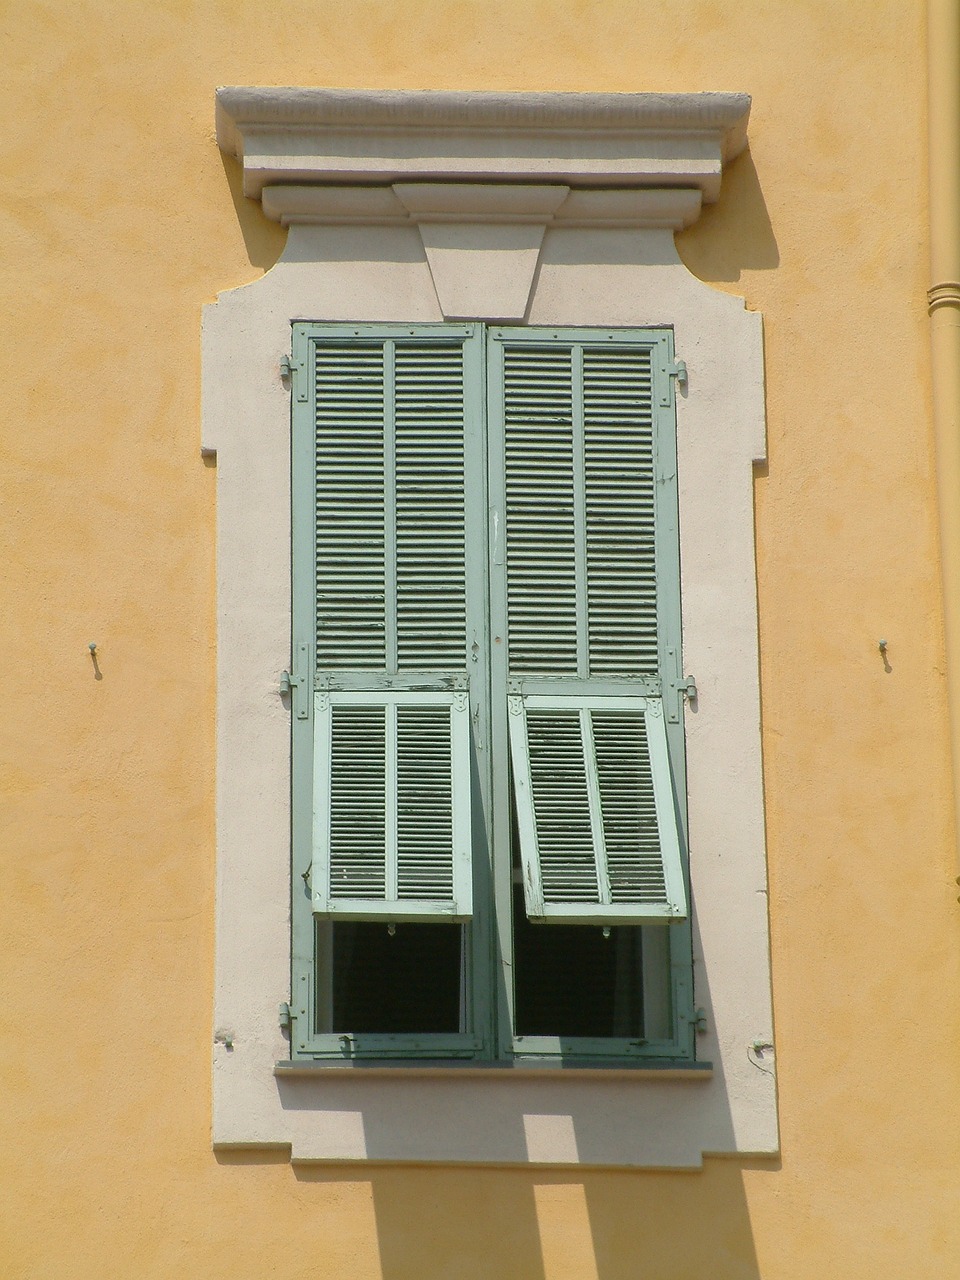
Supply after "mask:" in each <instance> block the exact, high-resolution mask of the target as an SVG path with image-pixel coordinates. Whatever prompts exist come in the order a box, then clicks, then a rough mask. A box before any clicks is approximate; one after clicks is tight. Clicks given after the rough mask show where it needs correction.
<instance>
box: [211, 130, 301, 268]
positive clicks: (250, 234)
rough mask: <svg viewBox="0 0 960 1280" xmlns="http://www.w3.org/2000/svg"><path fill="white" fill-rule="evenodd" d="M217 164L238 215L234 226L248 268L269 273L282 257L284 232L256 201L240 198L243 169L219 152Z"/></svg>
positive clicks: (235, 161)
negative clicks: (221, 171) (237, 224)
mask: <svg viewBox="0 0 960 1280" xmlns="http://www.w3.org/2000/svg"><path fill="white" fill-rule="evenodd" d="M220 161H221V163H222V164H223V172H224V174H225V175H226V179H227V185H228V186H229V188H230V195H231V197H232V199H233V207H234V208H235V209H236V211H237V222H238V223H239V224H240V233H241V235H242V236H243V243H244V245H245V246H246V249H247V257H248V258H249V259H250V265H251V266H254V267H260V268H261V269H262V270H264V271H269V270H270V268H271V267H272V266H274V265H275V263H276V261H277V259H278V258H279V257H280V255H281V253H283V246H284V245H285V244H286V242H287V232H286V230H285V228H284V227H281V226H280V224H279V223H278V222H271V221H270V219H269V218H268V217H267V216H266V214H265V213H264V212H263V209H262V208H261V207H260V201H259V200H251V199H250V198H249V197H248V196H245V195H244V194H243V167H242V165H241V164H240V162H239V160H236V159H234V157H233V156H228V155H224V153H223V152H222V151H221V152H220Z"/></svg>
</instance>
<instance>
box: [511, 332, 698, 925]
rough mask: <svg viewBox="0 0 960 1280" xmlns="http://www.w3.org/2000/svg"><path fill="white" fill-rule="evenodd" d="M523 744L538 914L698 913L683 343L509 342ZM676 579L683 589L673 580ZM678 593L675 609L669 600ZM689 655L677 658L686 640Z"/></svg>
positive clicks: (515, 671) (618, 338)
mask: <svg viewBox="0 0 960 1280" xmlns="http://www.w3.org/2000/svg"><path fill="white" fill-rule="evenodd" d="M495 332H496V336H497V339H498V340H497V341H496V342H495V343H494V344H493V345H494V348H495V351H494V354H493V357H492V371H493V372H492V384H493V385H492V395H491V400H492V402H493V404H494V405H495V406H497V408H498V409H499V413H500V415H501V419H502V420H501V424H500V425H501V427H502V450H503V455H502V458H503V468H504V488H503V500H504V506H505V512H504V519H505V544H506V545H505V561H506V563H505V584H506V585H505V594H506V614H507V650H508V678H509V693H510V716H509V722H510V742H511V760H512V765H513V776H514V786H515V792H516V806H517V818H518V835H519V844H520V854H521V863H522V867H523V883H524V893H525V899H526V907H527V913H528V915H529V916H530V918H531V919H535V920H540V921H557V922H565V923H575V922H580V923H601V924H603V923H621V924H622V923H654V922H657V921H663V920H679V919H682V918H684V917H685V916H686V913H687V907H686V895H685V889H684V876H683V869H682V861H681V853H680V833H679V826H678V822H677V812H676V802H675V798H674V788H673V783H672V778H671V770H670V763H669V753H668V750H667V739H666V733H665V727H664V706H663V700H662V683H661V681H662V674H663V673H662V671H661V666H662V663H661V652H662V650H663V648H664V645H663V639H664V637H663V636H662V635H661V629H660V622H659V618H660V615H661V613H662V612H663V611H664V605H665V603H666V602H667V601H668V600H670V599H671V598H672V599H673V600H674V601H675V600H676V596H677V593H678V591H679V582H678V581H677V577H678V571H677V569H676V566H673V567H672V568H670V569H665V568H664V567H663V566H662V565H661V569H660V572H659V573H658V557H657V523H658V518H659V514H658V513H659V512H660V510H661V508H662V494H661V493H658V488H660V489H661V490H662V488H663V486H664V485H672V486H674V487H675V484H676V472H675V468H673V469H671V471H670V474H664V473H663V471H662V469H660V470H658V462H657V440H658V435H657V433H658V430H660V429H661V428H664V429H665V428H666V424H665V422H664V421H663V420H662V419H661V417H660V415H661V414H663V413H664V411H665V410H669V407H670V402H671V398H672V397H671V395H670V391H669V383H668V382H667V361H668V358H669V356H670V354H671V347H670V339H669V337H668V335H667V334H665V333H664V334H662V335H660V336H659V337H651V336H650V335H647V336H645V337H643V338H638V339H635V340H634V341H630V340H628V339H626V338H625V337H624V335H623V334H613V333H611V334H603V333H590V332H589V331H580V332H579V333H577V334H574V335H571V334H569V333H558V334H555V335H551V336H549V337H548V336H547V335H546V334H543V333H537V332H535V331H530V330H527V331H516V330H498V331H495ZM668 579H669V580H668ZM671 593H672V597H671ZM673 644H674V646H675V647H678V644H679V638H678V637H677V638H674V640H673Z"/></svg>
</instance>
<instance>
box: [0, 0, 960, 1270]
mask: <svg viewBox="0 0 960 1280" xmlns="http://www.w3.org/2000/svg"><path fill="white" fill-rule="evenodd" d="M866 7H867V6H863V5H860V4H843V5H837V4H836V3H833V2H832V0H789V2H787V0H784V2H783V3H775V2H773V0H737V3H733V0H715V2H712V3H711V2H706V0H704V2H702V3H697V2H695V0H669V2H667V0H661V3H659V4H656V5H652V4H651V5H648V6H637V5H636V4H633V3H627V0H581V2H579V3H577V2H567V3H562V4H561V3H553V2H547V0H524V3H522V4H516V3H513V4H511V3H507V2H504V0H486V2H485V3H483V4H480V3H475V2H473V0H459V2H457V0H409V2H406V3H397V2H394V3H386V0H355V3H353V4H351V5H343V4H339V3H333V2H332V0H317V2H316V3H306V0H288V3H286V4H285V5H284V6H283V7H282V10H280V9H278V8H277V7H276V6H273V5H264V4H262V3H261V2H260V0H230V2H229V3H225V2H222V0H221V2H220V3H216V2H215V0H193V2H188V0H183V2H182V3H174V2H173V0H159V3H153V4H150V5H147V4H145V3H137V2H136V0H113V2H110V0H99V2H96V0H77V3H75V4H73V5H70V6H66V7H65V6H63V5H61V4H54V3H46V2H43V0H26V2H25V3H23V4H21V5H18V6H16V7H14V6H11V5H6V6H4V7H3V12H2V13H0V38H2V42H3V46H4V48H5V50H6V67H5V74H4V77H3V83H2V85H0V119H2V120H3V125H2V128H0V147H2V165H3V175H4V180H3V183H2V187H0V242H2V244H3V246H4V251H5V253H4V257H5V267H4V272H3V275H2V278H0V296H2V304H0V305H2V312H0V314H2V318H3V328H4V333H5V341H4V343H3V346H2V349H0V362H2V371H3V372H2V378H3V387H4V404H5V409H6V412H5V415H4V416H5V421H4V430H3V460H2V467H0V485H2V494H0V501H2V509H3V524H2V529H3V539H4V546H3V556H2V562H0V581H2V584H3V587H2V591H3V594H2V601H3V607H2V610H0V643H2V648H3V654H4V658H3V665H2V672H3V678H4V711H3V716H2V718H0V765H2V774H0V777H2V785H3V799H2V807H0V849H2V853H3V856H4V867H5V872H6V883H5V892H4V894H3V895H2V908H0V910H2V913H3V920H2V928H0V936H2V938H3V962H2V976H0V982H2V986H0V1088H2V1091H3V1096H4V1107H3V1108H2V1116H0V1159H2V1163H3V1169H2V1178H3V1184H4V1195H3V1197H2V1208H0V1233H2V1234H0V1270H2V1271H3V1273H4V1274H5V1275H9V1276H13V1277H47V1276H61V1275H70V1276H76V1277H84V1276H91V1277H102V1276H113V1275H117V1276H121V1275H122V1276H144V1277H146V1276H158V1277H159V1276H170V1275H196V1276H205V1277H206V1276H209V1277H218V1276H223V1277H231V1278H233V1280H238V1278H239V1277H247V1276H250V1277H260V1276H265V1275H274V1274H276V1275H284V1276H288V1277H293V1276H308V1275H309V1276H316V1275H322V1276H340V1275H350V1276H351V1277H355V1278H356V1280H367V1278H368V1277H369V1278H373V1277H384V1278H385V1280H407V1278H408V1277H409V1278H410V1280H412V1278H413V1277H422V1276H430V1277H448V1276H449V1277H454V1276H455V1277H457V1278H458V1280H470V1278H471V1277H490V1276H498V1277H505V1278H506V1277H517V1278H518V1280H519V1278H520V1277H523V1278H524V1280H530V1278H533V1280H537V1278H538V1277H542V1280H567V1278H568V1277H569V1278H570V1280H572V1277H574V1276H576V1277H596V1278H597V1280H621V1278H623V1280H625V1278H626V1277H628V1276H629V1277H634V1276H638V1275H647V1274H649V1275H655V1276H669V1277H678V1278H685V1277H701V1276H704V1275H708V1274H709V1275H716V1276H723V1277H725V1278H730V1280H741V1278H742V1280H755V1278H757V1277H762V1280H781V1278H782V1280H797V1278H801V1280H805V1278H806V1277H820V1276H824V1275H833V1274H836V1273H838V1272H839V1273H842V1274H843V1275H844V1277H845V1278H846V1280H858V1278H859V1277H870V1278H871V1280H884V1278H886V1277H890V1278H891V1280H893V1278H894V1277H902V1276H905V1275H912V1274H918V1273H920V1272H921V1271H922V1272H923V1273H927V1272H929V1273H931V1274H939V1275H947V1274H950V1273H951V1268H952V1267H955V1265H956V1261H955V1260H956V1258H957V1257H958V1256H960V1228H958V1219H957V1215H956V1212H955V1210H956V1204H957V1198H958V1193H960V1171H958V1168H960V1166H958V1161H957V1150H958V1136H960V1134H958V1128H960V1126H958V1119H960V1114H958V1113H960V1079H958V1069H957V1063H958V1062H960V1016H958V1001H957V998H956V992H957V988H958V978H960V973H958V968H960V966H958V936H957V919H956V910H957V908H956V903H955V892H956V890H955V886H954V883H953V877H954V875H955V874H956V869H955V866H954V860H953V859H954V855H953V849H952V831H951V829H950V820H949V812H950V805H949V793H948V772H947V738H946V722H945V709H944V681H943V663H942V656H941V639H940V617H939V606H938V595H937V577H938V562H937V547H936V538H935V527H936V526H935V509H934V506H933V497H934V487H933V458H932V448H931V432H930V425H929V404H928V390H927V388H928V365H927V329H926V324H927V321H926V316H925V311H924V290H925V287H926V284H927V281H926V233H925V217H926V207H925V189H926V174H925V169H924V163H923V156H924V154H925V145H926V138H925V116H924V105H923V104H924V91H925V71H924V68H925V50H924V44H923V36H924V27H923V8H922V5H921V4H920V3H919V0H908V2H906V3H904V2H903V0H877V2H876V3H873V4H871V5H870V6H869V18H868V20H867V21H865V20H864V19H865V16H866ZM222 83H227V84H243V83H251V84H257V83H259V84H326V85H334V86H336V85H342V86H360V87H401V88H415V87H427V88H429V87H434V88H467V87H469V88H489V89H494V88H500V89H534V88H540V89H559V90H562V89H569V90H574V89H576V90H591V89H595V90H638V89H663V90H698V89H735V90H745V91H747V92H749V93H751V94H752V95H753V97H754V111H753V117H752V122H751V130H750V136H751V152H750V154H746V155H744V156H742V157H741V158H740V159H739V160H738V161H737V162H736V163H735V165H734V166H733V167H732V169H731V170H730V172H729V173H728V175H727V177H726V179H725V182H724V189H723V194H722V197H721V202H720V204H719V205H718V206H716V207H715V208H712V209H709V210H707V211H706V213H705V215H704V216H703V218H702V219H701V221H700V222H699V223H698V224H697V225H696V227H694V228H693V229H692V230H690V231H689V232H687V233H685V234H684V235H683V236H682V237H681V238H680V247H681V253H682V255H683V257H684V259H685V261H686V262H687V263H688V265H689V266H690V267H691V269H692V270H693V271H695V272H696V273H697V274H698V275H700V276H701V277H702V278H703V279H705V280H708V281H711V282H713V283H715V284H716V285H717V287H719V288H721V289H727V290H730V291H731V292H734V293H738V294H742V295H743V296H744V297H745V298H746V299H747V303H748V305H749V306H750V307H753V308H756V309H758V310H761V311H763V312H764V314H765V317H766V330H765V331H766V361H767V384H768V427H769V467H768V469H764V470H763V471H762V472H761V473H760V474H758V475H757V478H756V499H757V536H758V545H759V598H760V631H761V634H760V639H761V658H762V676H763V717H764V719H763V729H764V763H765V776H766V798H767V826H768V843H769V861H770V895H771V918H772V945H773V978H774V1002H775V1018H776V1032H777V1042H778V1044H777V1047H778V1069H779V1085H780V1118H781V1132H782V1145H783V1156H782V1163H779V1162H768V1163H764V1162H762V1161H755V1162H749V1161H748V1162H744V1161H733V1160H731V1161H717V1160H714V1161H709V1160H708V1161H707V1163H706V1165H705V1167H704V1169H703V1171H702V1172H698V1173H685V1174H667V1173H649V1174H627V1173H604V1172H599V1171H598V1172H588V1173H585V1174H579V1175H577V1176H576V1177H575V1178H572V1177H565V1176H564V1175H562V1174H558V1173H550V1174H546V1173H541V1172H538V1171H536V1170H534V1171H519V1170H513V1171H504V1170H497V1169H484V1170H474V1171H471V1170H459V1171H457V1170H443V1169H434V1170H426V1169H408V1168H371V1169H370V1170H369V1171H364V1172H363V1174H362V1176H361V1175H358V1172H357V1170H356V1169H350V1170H339V1171H338V1170H337V1169H335V1168H334V1169H323V1170H322V1171H320V1172H312V1171H310V1170H309V1169H307V1170H304V1169H297V1170H293V1169H291V1167H290V1165H289V1163H288V1162H287V1160H286V1157H285V1156H282V1155H281V1154H278V1153H274V1154H269V1153H268V1154H266V1155H263V1154H259V1155H258V1154H249V1155H243V1154H240V1155H233V1156H230V1157H220V1158H219V1159H218V1158H217V1157H215V1156H214V1154H213V1153H212V1152H211V1149H210V1142H209V1109H210V1099H209V1062H210V1039H211V1034H212V1029H211V990H212V946H213V940H212V885H213V774H212V763H213V701H212V691H213V676H214V663H215V653H214V645H213V613H212V604H213V524H214V510H213V500H214V484H213V481H214V473H213V470H212V464H210V463H205V462H204V461H203V460H201V458H200V456H199V450H198V435H199V427H198V416H199V414H198V401H199V397H198V368H199V341H198V329H199V315H200V307H201V304H202V303H203V302H204V301H207V300H209V299H210V298H211V297H212V296H213V295H214V294H215V293H216V291H217V290H220V289H224V288H229V287H231V286H234V285H237V284H240V283H242V282H244V281H246V280H250V279H253V278H255V277H256V276H257V275H258V274H259V272H260V271H261V270H263V269H264V268H266V267H268V266H269V265H270V264H271V263H272V262H273V261H274V260H275V258H276V256H277V253H278V252H279V248H280V246H281V243H282V238H283V233H282V232H281V231H279V230H278V229H277V228H276V227H274V226H272V225H269V224H267V223H266V222H264V221H263V219H262V218H261V216H260V214H259V210H258V209H257V208H255V207H254V206H252V205H251V204H250V203H249V202H246V201H244V200H243V198H242V197H241V196H240V195H239V194H238V169H237V166H236V164H235V162H232V161H225V160H222V159H221V157H220V155H219V152H218V151H217V149H216V146H215V143H214V141H213V89H214V87H215V86H216V85H217V84H222ZM879 638H884V639H886V640H887V643H888V648H887V655H888V658H887V662H886V664H885V663H884V660H883V658H882V656H881V654H880V652H879V651H878V648H877V641H878V639H879ZM91 641H95V642H96V644H97V646H98V647H97V662H96V664H95V663H94V662H93V661H92V660H91V657H90V653H89V650H88V647H87V646H88V644H89V642H91ZM887 668H889V669H887Z"/></svg>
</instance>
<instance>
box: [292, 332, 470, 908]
mask: <svg viewBox="0 0 960 1280" xmlns="http://www.w3.org/2000/svg"><path fill="white" fill-rule="evenodd" d="M298 341H299V343H300V345H301V347H302V359H303V361H304V364H305V366H306V376H307V381H306V385H307V388H308V400H307V406H306V410H305V411H307V412H308V413H309V418H310V423H311V430H312V434H313V438H314V458H315V466H314V470H313V475H312V476H311V477H309V479H310V480H311V481H312V491H313V499H312V501H313V504H314V510H315V557H314V566H315V574H314V580H315V603H316V608H315V616H314V640H313V646H314V651H315V655H316V663H315V671H314V673H313V684H314V702H313V708H312V709H313V714H314V739H313V762H314V775H313V776H314V783H313V801H314V803H313V840H312V844H313V861H312V867H311V874H310V885H311V897H312V906H313V911H314V913H315V914H317V915H321V916H332V917H338V918H343V919H352V920H364V919H384V918H386V919H388V920H389V919H403V920H416V921H431V920H438V921H439V920H451V919H466V918H468V917H469V916H470V914H471V898H472V893H471V883H472V876H471V861H470V860H471V835H470V832H471V816H470V774H471V738H470V709H469V707H470V701H469V699H470V688H469V684H470V677H469V672H468V653H467V648H468V617H467V614H468V609H467V594H468V591H467V582H468V570H467V540H466V509H467V496H466V486H467V458H466V440H467V436H468V422H469V421H470V419H471V415H472V414H475V413H476V411H477V410H476V405H475V404H474V403H473V401H477V402H479V399H480V397H479V387H478V386H477V382H478V377H479V371H480V368H479V360H478V351H477V350H475V348H477V347H478V344H479V334H478V333H477V332H476V330H474V329H473V328H470V327H466V326H459V327H450V328H449V329H445V330H443V331H438V330H436V329H431V330H429V331H427V330H425V329H420V330H417V329H407V330H403V331H393V332H391V333H390V334H385V333H384V331H383V330H382V329H380V330H377V329H376V328H374V327H372V326H371V327H369V328H359V327H358V328H357V329H355V330H353V331H348V332H343V331H342V330H337V331H335V332H331V331H330V330H329V329H327V330H325V329H324V328H323V327H322V326H316V325H297V326H295V354H297V353H298V352H299V351H300V348H299V347H298V346H297V343H298ZM299 497H300V500H301V501H304V500H305V497H304V495H303V494H301V495H299ZM296 500H297V497H296V495H295V501H296Z"/></svg>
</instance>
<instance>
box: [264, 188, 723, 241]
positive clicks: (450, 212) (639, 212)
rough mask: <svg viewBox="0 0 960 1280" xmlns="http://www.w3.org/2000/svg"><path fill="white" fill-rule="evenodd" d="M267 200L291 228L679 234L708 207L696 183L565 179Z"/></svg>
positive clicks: (307, 192) (289, 193)
mask: <svg viewBox="0 0 960 1280" xmlns="http://www.w3.org/2000/svg"><path fill="white" fill-rule="evenodd" d="M401 193H402V198H401ZM541 193H542V194H541ZM564 197H565V198H564ZM262 201H263V211H264V213H265V214H266V215H267V217H268V218H272V219H273V220H274V221H275V222H280V223H282V224H283V226H285V227H292V226H297V225H310V224H314V225H317V226H364V225H375V226H382V227H389V226H407V225H410V224H411V223H418V224H419V223H423V222H472V223H521V222H530V223H541V224H547V223H551V222H557V223H561V222H562V223H564V224H566V225H569V226H577V227H671V228H673V229H674V230H677V231H679V230H680V228H681V227H688V226H690V224H691V223H692V222H695V221H696V220H697V218H698V216H699V214H700V207H701V204H702V198H701V194H700V191H699V189H698V188H695V187H694V188H691V187H626V188H619V189H618V188H614V189H611V188H606V189H604V190H595V189H591V188H580V189H579V190H577V191H571V190H570V188H569V187H567V186H565V185H563V184H562V183H550V184H537V185H533V186H531V185H527V184H523V185H513V186H507V185H505V184H497V183H479V182H472V183H467V182H463V183H437V182H422V183H420V182H416V183H409V182H404V183H400V182H398V183H394V185H393V186H392V187H360V186H353V187H335V186H325V185H323V184H320V183H317V184H315V185H309V186H304V185H297V184H292V183H291V184H290V185H280V186H272V187H264V188H263V192H262Z"/></svg>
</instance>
